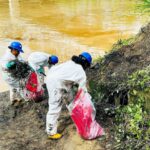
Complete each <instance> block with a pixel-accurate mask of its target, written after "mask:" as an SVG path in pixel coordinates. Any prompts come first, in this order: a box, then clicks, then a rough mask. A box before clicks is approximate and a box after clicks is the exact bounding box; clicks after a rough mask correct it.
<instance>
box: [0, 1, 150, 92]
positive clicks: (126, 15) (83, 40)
mask: <svg viewBox="0 0 150 150" xmlns="http://www.w3.org/2000/svg"><path fill="white" fill-rule="evenodd" d="M140 4H141V0H126V1H120V0H113V1H106V0H30V1H26V0H22V1H19V0H0V56H2V55H3V54H4V52H5V50H6V49H7V46H8V44H9V43H10V42H11V41H12V40H19V41H21V42H22V44H23V48H24V51H25V54H24V55H25V56H24V57H25V58H26V57H27V56H28V55H29V54H30V52H32V51H39V50H40V51H45V52H49V53H52V54H57V55H58V56H59V57H60V60H61V61H65V60H67V59H69V58H70V57H71V56H72V55H73V54H79V53H80V52H81V51H89V52H91V53H92V56H93V57H96V56H98V55H104V53H105V52H107V51H109V50H110V49H111V46H112V44H113V43H114V42H116V41H117V40H118V39H122V38H128V37H130V36H132V35H134V34H136V33H137V32H138V30H139V29H140V27H141V26H142V25H144V24H145V23H146V22H147V21H148V20H150V17H149V14H148V13H146V12H143V11H139V9H138V7H139V5H140ZM0 81H1V86H0V91H4V90H6V89H7V86H6V84H5V83H4V81H3V80H2V79H1V76H0Z"/></svg>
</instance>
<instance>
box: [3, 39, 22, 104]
mask: <svg viewBox="0 0 150 150" xmlns="http://www.w3.org/2000/svg"><path fill="white" fill-rule="evenodd" d="M8 48H9V49H10V50H9V51H7V52H6V54H5V55H4V56H3V57H2V58H1V67H2V76H3V79H4V80H5V81H6V83H7V84H8V85H9V86H10V101H11V104H12V105H13V104H14V103H16V102H20V101H21V100H22V99H23V98H22V96H21V95H20V91H21V87H20V82H19V79H16V78H14V77H12V76H11V73H10V72H9V71H10V70H12V69H13V68H15V65H16V64H15V60H18V61H21V62H24V60H23V59H22V57H21V56H20V53H23V50H22V45H21V43H20V42H12V43H11V44H10V45H9V46H8Z"/></svg>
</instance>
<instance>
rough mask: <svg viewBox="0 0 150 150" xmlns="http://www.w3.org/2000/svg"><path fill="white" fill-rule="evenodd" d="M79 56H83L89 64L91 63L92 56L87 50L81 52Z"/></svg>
mask: <svg viewBox="0 0 150 150" xmlns="http://www.w3.org/2000/svg"><path fill="white" fill-rule="evenodd" d="M79 56H83V57H84V58H85V59H86V60H87V61H88V62H89V64H91V63H92V56H91V55H90V54H89V53H88V52H83V53H81V54H80V55H79Z"/></svg>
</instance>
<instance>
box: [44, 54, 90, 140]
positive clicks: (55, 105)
mask: <svg viewBox="0 0 150 150" xmlns="http://www.w3.org/2000/svg"><path fill="white" fill-rule="evenodd" d="M91 62H92V57H91V55H90V54H89V53H87V52H83V53H81V54H80V55H79V56H73V57H72V60H70V61H67V62H65V63H63V64H60V65H57V66H54V67H52V68H51V69H50V70H49V72H48V76H47V79H46V85H47V89H48V94H49V101H48V102H49V110H48V113H47V117H46V131H47V134H48V138H49V139H59V138H61V137H62V135H61V134H59V133H57V120H58V118H59V115H60V112H61V108H62V97H63V93H62V90H64V89H65V90H66V91H67V90H68V88H69V86H68V85H66V82H67V83H69V82H70V83H76V84H78V85H79V88H82V89H83V90H85V91H87V88H86V74H85V69H87V68H88V67H90V64H91Z"/></svg>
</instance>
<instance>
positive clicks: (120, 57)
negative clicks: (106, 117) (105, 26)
mask: <svg viewBox="0 0 150 150" xmlns="http://www.w3.org/2000/svg"><path fill="white" fill-rule="evenodd" d="M114 47H116V49H115V48H114V50H113V51H112V52H110V53H109V54H107V55H105V56H104V58H102V59H100V60H99V61H98V64H97V65H96V67H95V68H94V69H91V70H90V71H89V72H88V77H89V81H90V82H94V87H96V88H99V89H100V92H101V91H102V92H103V95H102V93H101V96H99V99H101V100H102V99H105V100H107V99H108V97H109V95H112V94H113V93H114V92H116V91H121V90H126V89H128V87H127V84H126V81H127V79H128V77H129V75H131V74H132V73H133V72H135V71H137V70H141V69H144V68H146V67H147V66H149V65H150V23H149V24H148V25H147V26H145V27H143V28H141V30H140V32H139V34H137V36H136V37H135V38H134V42H132V43H129V44H128V43H127V42H126V44H125V45H124V43H123V41H120V42H118V43H117V44H115V45H114ZM118 47H120V48H119V49H118ZM92 87H93V86H92ZM92 90H93V89H92ZM97 90H98V89H97ZM99 99H97V100H99Z"/></svg>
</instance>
